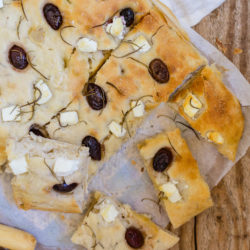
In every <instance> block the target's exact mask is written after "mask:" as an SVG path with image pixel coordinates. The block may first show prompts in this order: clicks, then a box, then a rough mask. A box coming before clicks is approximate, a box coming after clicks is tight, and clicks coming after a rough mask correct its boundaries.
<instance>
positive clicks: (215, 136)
mask: <svg viewBox="0 0 250 250" xmlns="http://www.w3.org/2000/svg"><path fill="white" fill-rule="evenodd" d="M207 138H208V140H210V141H212V142H214V143H216V144H223V143H224V139H223V137H222V135H221V134H220V133H218V132H215V131H210V132H207Z"/></svg>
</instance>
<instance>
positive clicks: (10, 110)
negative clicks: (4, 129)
mask: <svg viewBox="0 0 250 250" xmlns="http://www.w3.org/2000/svg"><path fill="white" fill-rule="evenodd" d="M20 113H21V108H20V107H19V106H16V105H11V106H9V107H6V108H3V109H2V119H3V121H4V122H12V121H20V120H21V116H20Z"/></svg>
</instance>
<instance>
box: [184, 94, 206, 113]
mask: <svg viewBox="0 0 250 250" xmlns="http://www.w3.org/2000/svg"><path fill="white" fill-rule="evenodd" d="M183 108H184V112H185V113H186V114H187V115H188V116H189V117H190V118H194V116H195V115H196V114H197V113H198V112H199V110H200V109H201V108H202V104H201V102H200V100H199V99H198V98H197V97H196V96H194V95H192V94H188V96H187V97H186V98H185V100H184V102H183Z"/></svg>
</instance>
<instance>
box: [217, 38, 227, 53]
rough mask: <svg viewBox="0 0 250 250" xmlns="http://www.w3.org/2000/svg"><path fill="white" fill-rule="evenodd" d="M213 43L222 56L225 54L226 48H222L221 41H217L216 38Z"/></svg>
mask: <svg viewBox="0 0 250 250" xmlns="http://www.w3.org/2000/svg"><path fill="white" fill-rule="evenodd" d="M215 43H216V46H217V48H218V49H219V50H220V51H221V52H223V53H224V54H225V53H226V52H227V48H226V47H225V46H224V44H223V43H222V41H221V40H219V39H218V38H216V41H215Z"/></svg>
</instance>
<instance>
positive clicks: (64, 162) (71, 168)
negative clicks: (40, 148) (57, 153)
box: [53, 157, 80, 176]
mask: <svg viewBox="0 0 250 250" xmlns="http://www.w3.org/2000/svg"><path fill="white" fill-rule="evenodd" d="M79 164H80V162H79V160H69V159H65V158H61V157H59V158H57V159H56V162H55V165H54V168H53V171H54V172H55V174H56V175H57V176H68V175H71V174H73V173H74V172H75V171H77V170H78V168H79Z"/></svg>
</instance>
